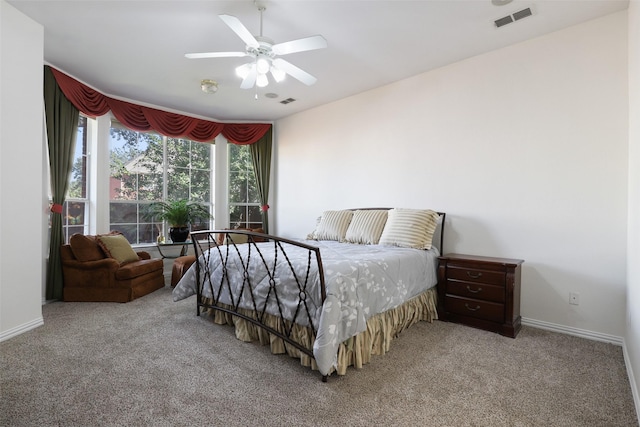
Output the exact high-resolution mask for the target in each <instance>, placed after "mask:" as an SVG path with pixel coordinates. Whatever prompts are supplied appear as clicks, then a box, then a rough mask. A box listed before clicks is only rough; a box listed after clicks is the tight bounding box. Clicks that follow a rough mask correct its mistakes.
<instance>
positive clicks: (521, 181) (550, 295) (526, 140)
mask: <svg viewBox="0 0 640 427" xmlns="http://www.w3.org/2000/svg"><path fill="white" fill-rule="evenodd" d="M626 40H627V14H626V12H621V13H616V14H613V15H609V16H606V17H604V18H601V19H597V20H594V21H590V22H587V23H584V24H581V25H578V26H575V27H572V28H569V29H565V30H562V31H559V32H556V33H552V34H549V35H546V36H543V37H540V38H537V39H534V40H530V41H527V42H524V43H520V44H518V45H514V46H511V47H507V48H504V49H500V50H497V51H494V52H490V53H488V54H484V55H481V56H477V57H473V58H470V59H467V60H465V61H462V62H459V63H456V64H453V65H450V66H447V67H443V68H440V69H437V70H434V71H431V72H427V73H424V74H421V75H418V76H415V77H413V78H410V79H406V80H403V81H400V82H396V83H394V84H391V85H389V86H385V87H381V88H378V89H375V90H371V91H368V92H365V93H362V94H359V95H356V96H353V97H350V98H347V99H344V100H341V101H338V102H335V103H332V104H328V105H325V106H322V107H319V108H315V109H312V110H308V111H306V112H303V113H300V114H297V115H295V116H291V117H288V118H285V119H283V120H280V121H278V122H277V123H276V128H277V130H278V135H277V147H276V154H277V158H276V162H277V163H276V180H275V185H276V195H275V199H276V203H275V210H276V211H277V212H278V214H277V217H276V224H275V225H276V231H277V233H278V234H281V235H284V236H291V237H302V236H305V235H306V234H307V233H308V232H309V231H311V230H312V229H313V227H314V224H315V219H316V217H317V216H318V215H319V214H320V213H321V212H322V211H323V210H325V209H339V208H353V207H366V206H386V207H393V206H398V207H414V208H433V209H437V210H442V211H445V212H447V213H448V216H447V219H448V230H447V235H446V240H445V250H446V251H447V252H460V253H471V254H481V255H487V256H501V257H510V258H521V259H524V260H525V264H524V267H523V278H522V279H523V289H522V315H523V317H525V318H528V319H530V320H532V321H537V322H547V323H549V324H552V325H563V326H565V327H567V328H573V329H574V330H578V329H579V330H588V331H592V332H594V333H595V334H596V335H597V334H601V335H602V336H604V337H605V338H613V341H616V340H619V342H622V336H623V334H624V330H625V319H624V312H625V293H626V290H625V286H626V285H625V283H626V274H627V273H626V232H627V196H628V191H627V186H628V182H627V167H628V144H627V140H628V119H627V109H628V105H627V104H628V101H627V98H628V97H627V90H628V87H627V41H626ZM424 54H428V52H424ZM569 292H579V293H580V305H578V306H573V305H569V303H568V299H569Z"/></svg>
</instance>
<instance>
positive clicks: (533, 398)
mask: <svg viewBox="0 0 640 427" xmlns="http://www.w3.org/2000/svg"><path fill="white" fill-rule="evenodd" d="M43 312H44V319H45V325H44V326H43V327H40V328H37V329H35V330H33V331H30V332H28V333H25V334H23V335H20V336H18V337H15V338H13V339H11V340H8V341H5V342H3V343H1V344H0V363H1V366H2V368H1V369H2V371H1V376H0V386H1V389H0V390H1V400H0V425H1V426H204V425H207V426H254V425H267V426H281V425H283V426H289V425H290V426H337V425H340V426H373V425H378V426H414V425H415V426H510V427H512V426H571V427H577V426H607V427H609V426H637V425H638V422H637V417H636V413H635V408H634V405H633V400H632V396H631V389H630V386H629V381H628V378H627V375H626V371H625V367H624V361H623V356H622V349H621V348H620V347H618V346H614V345H611V344H605V343H600V342H594V341H589V340H585V339H581V338H576V337H571V336H566V335H561V334H557V333H552V332H547V331H542V330H538V329H534V328H529V327H524V328H523V329H522V332H521V333H520V335H519V336H518V338H516V339H515V340H514V339H511V338H505V337H502V336H499V335H496V334H493V333H488V332H484V331H480V330H476V329H472V328H468V327H465V326H461V325H455V324H449V323H444V322H434V323H432V324H430V323H425V322H423V323H420V324H418V325H415V326H414V327H412V328H411V329H410V330H408V331H405V332H404V333H403V334H402V335H401V336H400V337H399V338H398V339H396V340H395V341H394V343H393V345H392V348H391V352H390V353H388V354H387V355H386V356H379V357H375V358H374V360H373V362H372V363H371V364H370V365H367V366H365V368H363V369H361V370H355V369H350V370H349V372H348V373H347V375H346V376H344V377H336V376H331V377H330V378H329V381H328V382H327V383H323V382H321V380H320V374H319V373H318V372H314V371H311V370H309V369H308V368H304V367H302V366H300V365H299V362H298V361H297V360H295V359H291V358H289V357H288V356H274V355H271V354H270V353H269V351H268V349H267V348H266V347H262V346H259V345H257V344H247V343H243V342H240V341H238V340H236V339H235V336H234V334H233V330H232V329H231V328H230V327H227V326H218V325H214V324H212V323H211V322H209V321H208V320H205V319H202V318H198V317H196V315H195V301H194V299H193V298H191V299H188V300H186V301H181V302H178V303H174V302H172V300H171V289H170V288H168V287H167V288H164V289H161V290H158V291H156V292H154V293H153V294H150V295H148V296H146V297H143V298H141V299H139V300H136V301H133V302H131V303H127V304H115V303H113V304H111V303H53V304H48V305H46V306H44V307H43Z"/></svg>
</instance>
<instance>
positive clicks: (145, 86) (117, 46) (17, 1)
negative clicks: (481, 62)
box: [8, 0, 628, 121]
mask: <svg viewBox="0 0 640 427" xmlns="http://www.w3.org/2000/svg"><path fill="white" fill-rule="evenodd" d="M8 3H10V4H11V5H13V6H14V7H15V8H17V9H18V10H20V11H22V13H24V14H25V15H27V16H29V17H31V18H32V19H33V20H35V21H37V22H39V23H40V24H42V25H43V26H44V34H45V40H44V59H45V61H46V62H47V63H48V64H50V65H52V66H54V67H56V68H58V69H60V70H62V71H64V72H66V73H67V74H69V75H71V76H73V77H75V78H77V79H79V80H80V81H82V82H84V83H86V84H88V85H90V86H92V87H93V88H95V89H97V90H99V91H100V92H102V93H104V94H106V95H110V96H113V97H116V98H121V99H127V100H133V101H136V102H138V103H140V104H144V105H150V106H156V107H161V108H163V109H166V110H169V111H177V112H182V113H187V114H190V115H195V116H200V117H205V118H210V119H214V120H221V121H234V120H238V121H245V120H251V121H272V120H276V119H279V118H282V117H285V116H288V115H291V114H294V113H297V112H300V111H303V110H306V109H309V108H312V107H315V106H318V105H322V104H325V103H328V102H332V101H336V100H338V99H341V98H344V97H347V96H350V95H354V94H357V93H359V92H363V91H366V90H369V89H372V88H375V87H378V86H382V85H386V84H389V83H391V82H394V81H397V80H400V79H404V78H407V77H410V76H414V75H416V74H420V73H423V72H425V71H428V70H431V69H434V68H437V67H442V66H444V65H447V64H450V63H453V62H456V61H460V60H462V59H465V58H469V57H472V56H475V55H479V54H482V53H485V52H488V51H491V50H494V49H498V48H501V47H504V46H507V45H511V44H514V43H518V42H521V41H524V40H527V39H530V38H532V37H537V36H540V35H543V34H546V33H549V32H552V31H556V30H559V29H561V28H564V27H567V26H571V25H575V24H578V23H581V22H584V21H587V20H590V19H594V18H597V17H599V16H603V15H606V14H610V13H613V12H616V11H619V10H624V9H626V8H627V6H628V0H624V1H618V0H579V1H574V0H545V1H537V0H536V1H527V0H514V1H513V2H512V3H510V4H507V5H504V6H494V5H492V3H491V0H441V1H436V0H423V1H415V0H414V1H401V0H392V1H382V0H376V1H364V0H349V1H338V0H295V1H292V0H288V1H282V0H272V1H268V2H266V11H265V12H264V17H263V35H264V36H266V37H269V38H271V39H273V40H274V42H275V43H281V42H285V41H289V40H293V39H299V38H304V37H308V36H312V35H316V34H321V35H322V36H324V38H325V39H326V40H327V42H328V48H326V49H321V50H314V51H309V52H300V53H295V54H290V55H287V56H286V57H285V59H287V60H288V61H289V62H291V63H293V64H295V65H296V66H298V67H300V68H302V69H304V70H305V71H307V72H309V73H311V74H312V75H314V76H315V77H317V79H318V82H317V83H316V84H315V85H313V86H305V85H304V84H302V83H300V82H298V81H297V80H295V79H293V78H292V77H290V76H289V77H287V79H286V80H285V82H283V83H279V84H276V83H271V84H269V86H268V87H266V88H264V89H259V90H258V100H255V99H254V96H255V93H256V91H255V89H250V90H243V89H240V82H241V80H240V78H239V77H237V76H236V75H235V72H234V69H235V67H236V66H238V65H240V64H242V63H244V62H247V61H248V59H247V58H218V59H186V58H185V57H184V54H185V53H191V52H210V51H243V50H244V48H245V46H244V43H243V42H242V41H241V40H240V39H239V38H238V37H237V36H236V34H235V33H233V32H232V31H231V30H230V29H229V27H227V26H226V25H225V24H224V22H223V21H222V20H221V19H220V18H219V17H218V15H220V14H229V15H234V16H236V17H237V18H239V19H240V20H241V21H242V23H244V25H245V26H246V27H247V28H248V29H249V30H250V31H251V32H252V33H253V34H254V35H259V31H260V15H259V12H258V10H257V8H256V6H255V5H254V3H253V1H252V0H235V1H186V0H180V1H169V0H160V1H152V0H145V1H132V0H127V1H96V0H84V1H80V0H78V1H56V0H47V1H34V0H8ZM527 7H530V8H531V9H532V11H533V16H530V17H527V18H524V19H522V20H520V21H517V22H514V23H511V24H508V25H506V26H504V27H501V28H496V27H495V25H494V23H493V21H494V20H496V19H498V18H501V17H503V16H506V15H509V14H511V13H513V12H517V11H519V10H522V9H524V8H527ZM202 79H214V80H216V81H218V83H219V90H218V92H217V93H216V94H205V93H203V92H202V91H201V90H200V81H201V80H202ZM268 92H271V93H274V94H277V96H278V97H277V98H267V97H265V96H264V95H265V94H266V93H268ZM290 97H291V98H294V99H296V101H295V102H292V103H289V104H287V105H283V104H281V103H280V101H282V100H283V99H286V98H290Z"/></svg>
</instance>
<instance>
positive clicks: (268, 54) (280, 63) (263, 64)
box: [185, 4, 327, 89]
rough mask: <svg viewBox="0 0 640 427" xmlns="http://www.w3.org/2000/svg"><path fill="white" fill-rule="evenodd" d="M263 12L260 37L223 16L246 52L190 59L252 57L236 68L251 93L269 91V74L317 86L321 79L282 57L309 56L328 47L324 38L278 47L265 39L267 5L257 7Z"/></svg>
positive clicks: (231, 17) (194, 55) (309, 39)
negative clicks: (263, 17) (299, 54)
mask: <svg viewBox="0 0 640 427" xmlns="http://www.w3.org/2000/svg"><path fill="white" fill-rule="evenodd" d="M256 5H257V7H258V10H259V11H260V35H259V36H255V37H254V36H253V35H252V34H251V33H250V32H249V30H248V29H247V27H245V26H244V25H243V24H242V22H240V20H239V19H238V18H236V17H235V16H232V15H219V16H220V19H222V21H224V23H225V24H227V26H228V27H229V28H231V30H232V31H233V32H234V33H236V34H237V35H238V37H240V38H241V39H242V41H243V42H244V43H245V44H246V49H245V51H244V52H204V53H187V54H186V55H185V56H186V57H187V58H190V59H199V58H234V57H235V58H242V57H250V58H252V60H251V61H250V62H247V63H246V64H243V65H241V66H239V67H237V68H236V74H238V76H240V77H241V78H242V83H241V84H240V87H241V88H242V89H250V88H252V87H253V86H254V85H256V86H257V87H265V86H267V85H268V84H269V78H268V77H267V74H268V73H271V76H272V77H273V79H274V80H275V81H276V82H278V83H279V82H281V81H282V80H284V78H285V76H286V75H287V74H289V75H290V76H291V77H293V78H295V79H297V80H299V81H301V82H302V83H304V84H306V85H312V84H314V83H315V82H316V81H317V79H316V78H315V77H314V76H312V75H311V74H309V73H307V72H306V71H304V70H302V69H300V68H298V67H296V66H295V65H293V64H292V63H290V62H288V61H285V60H284V59H282V58H279V57H278V56H280V55H288V54H290V53H297V52H305V51H308V50H315V49H322V48H325V47H327V41H326V40H325V38H324V37H322V36H320V35H316V36H311V37H306V38H302V39H297V40H292V41H288V42H284V43H278V44H274V42H273V40H271V39H269V38H267V37H263V35H262V13H263V12H264V10H265V9H266V8H265V7H264V6H263V5H259V4H256Z"/></svg>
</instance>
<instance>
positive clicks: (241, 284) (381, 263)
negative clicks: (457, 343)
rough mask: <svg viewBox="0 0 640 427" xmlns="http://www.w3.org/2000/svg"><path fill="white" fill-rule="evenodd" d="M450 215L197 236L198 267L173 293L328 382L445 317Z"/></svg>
mask: <svg viewBox="0 0 640 427" xmlns="http://www.w3.org/2000/svg"><path fill="white" fill-rule="evenodd" d="M444 219H445V214H444V213H442V212H435V211H432V210H419V209H401V208H392V209H386V208H385V209H381V208H377V209H347V210H341V211H325V212H323V213H322V215H321V216H320V218H319V219H318V222H317V226H316V229H315V230H314V231H313V232H312V233H310V235H308V236H307V239H301V240H292V239H286V238H282V237H278V236H273V235H267V234H263V233H258V232H254V231H249V230H208V231H199V232H194V233H192V236H191V237H192V242H193V246H194V250H195V254H196V262H194V264H193V265H192V266H191V268H189V269H188V270H187V272H186V273H185V274H184V276H183V277H182V278H181V280H180V281H179V282H178V284H177V285H176V287H175V288H174V290H173V299H174V300H175V301H179V300H182V299H185V298H188V297H190V296H192V295H196V305H197V315H198V316H200V315H202V314H206V315H208V316H210V317H211V318H212V319H213V321H214V322H215V323H219V324H229V325H233V326H234V327H235V333H236V337H237V338H238V339H240V340H242V341H259V342H260V343H262V344H266V345H269V346H270V348H271V352H272V353H276V354H282V353H285V354H289V355H290V356H293V357H297V358H299V359H300V361H301V364H302V365H304V366H309V367H311V368H312V369H316V370H318V371H320V373H321V374H322V380H323V381H326V380H327V377H328V376H329V375H330V374H332V373H336V374H338V375H344V374H345V373H346V371H347V367H348V366H355V367H356V368H361V367H362V366H363V365H365V364H366V363H368V362H369V361H370V359H371V356H372V355H377V354H384V353H386V352H387V351H388V350H389V347H390V344H391V341H392V340H393V338H394V337H396V336H397V335H398V334H399V333H400V332H402V331H403V330H404V329H406V328H408V327H409V326H411V325H412V324H414V323H416V322H418V321H421V320H424V321H429V322H431V321H433V320H434V319H437V311H436V305H437V304H436V302H437V291H436V287H435V285H436V282H437V261H438V256H439V254H440V253H441V250H442V244H443V241H444Z"/></svg>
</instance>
